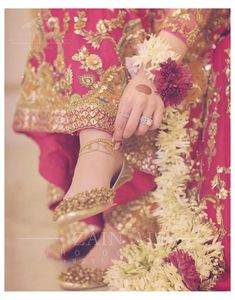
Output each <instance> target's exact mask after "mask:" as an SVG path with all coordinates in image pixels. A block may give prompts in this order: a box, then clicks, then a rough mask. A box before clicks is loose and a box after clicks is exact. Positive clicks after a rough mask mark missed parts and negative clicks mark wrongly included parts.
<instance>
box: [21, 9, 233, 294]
mask: <svg viewBox="0 0 235 300" xmlns="http://www.w3.org/2000/svg"><path fill="white" fill-rule="evenodd" d="M52 11H53V14H54V15H56V16H61V18H60V21H61V22H62V15H63V14H64V13H63V10H61V9H54V10H52ZM68 11H69V13H70V14H71V16H75V15H77V11H79V10H78V9H71V10H68ZM154 11H155V10H154ZM156 11H157V10H156ZM86 12H87V13H88V14H91V15H92V18H93V20H94V23H89V24H88V26H90V29H93V27H94V26H95V24H96V20H97V19H99V18H100V15H99V14H102V16H103V17H104V18H105V17H107V18H110V17H112V16H117V14H118V10H114V11H112V10H107V9H102V10H97V9H95V12H94V10H93V9H92V10H90V9H88V10H86ZM145 13H146V10H145V9H141V10H137V11H135V12H134V11H133V12H130V13H129V14H128V18H129V19H131V18H133V19H135V18H137V17H140V18H142V23H143V27H144V28H145V29H146V31H148V26H149V24H148V20H147V19H146V16H145ZM70 26H72V24H70ZM88 29H89V28H88ZM70 30H72V28H71V29H70ZM70 30H68V32H67V35H66V37H65V41H66V42H65V44H64V51H65V60H66V59H67V61H66V65H70V64H71V67H72V69H73V72H74V74H77V73H78V70H79V72H83V71H82V69H79V68H78V65H77V62H74V61H72V60H71V56H72V53H74V52H75V51H76V50H77V49H78V48H79V47H81V46H82V43H83V39H82V38H77V39H76V38H75V37H76V36H75V35H74V34H73V35H69V32H70ZM120 35H121V31H120V28H117V29H115V30H114V32H113V37H114V38H116V39H120ZM86 46H87V47H89V45H87V44H86ZM229 46H230V36H229V35H228V36H227V37H226V38H224V39H223V40H222V41H221V42H220V43H219V44H218V45H217V47H216V49H215V50H212V51H211V53H209V58H210V60H211V62H212V65H213V68H214V71H216V72H217V73H218V77H217V82H216V88H218V90H219V94H220V101H219V104H218V111H219V114H220V117H219V119H218V121H217V126H218V128H217V134H216V155H215V157H214V158H213V160H212V164H211V166H210V168H208V165H207V156H206V154H205V149H206V147H207V143H208V138H209V136H208V131H209V130H208V128H205V139H204V141H202V139H199V140H198V141H197V143H196V144H195V154H196V151H200V153H201V158H202V168H203V175H204V176H205V180H204V181H203V185H202V189H201V197H204V196H207V195H208V194H212V195H214V194H215V193H216V192H215V191H214V190H213V189H212V188H211V180H212V178H213V176H214V175H215V173H216V168H217V166H223V167H229V165H230V119H229V115H228V113H227V111H226V109H227V106H228V103H227V101H228V97H227V96H226V94H225V89H226V86H227V84H228V83H227V77H226V75H225V73H224V68H225V59H226V57H227V56H226V53H225V52H224V49H226V48H228V47H229ZM107 53H108V55H107ZM55 54H56V45H55V43H54V42H53V41H51V43H50V46H49V47H47V49H46V57H47V61H48V62H50V61H52V58H53V57H54V56H55ZM97 54H99V55H100V56H101V57H102V59H103V64H104V67H105V68H108V67H109V66H110V65H113V64H119V62H118V59H117V55H115V53H114V49H113V45H112V43H111V42H110V41H107V40H105V41H103V43H102V46H101V47H100V49H97ZM94 74H95V73H94ZM73 92H75V93H79V94H81V95H83V94H86V93H87V92H88V90H87V88H86V87H81V86H80V85H78V84H77V85H76V81H74V85H73ZM213 105H214V104H212V105H211V106H210V108H209V109H211V110H212V109H213ZM200 109H201V108H196V109H195V110H193V111H192V115H191V121H190V123H189V126H190V124H191V122H192V119H193V117H194V116H198V114H199V113H200ZM22 133H24V134H27V135H28V136H29V137H30V138H32V139H33V140H34V141H35V142H36V143H37V144H38V145H39V147H40V157H39V172H40V174H41V175H42V176H43V177H44V178H45V179H46V180H47V181H49V182H51V183H53V184H55V185H56V186H58V187H60V188H62V189H63V190H64V191H65V192H66V191H67V190H68V188H69V186H70V184H71V180H72V177H73V172H74V168H75V165H76V161H77V153H78V151H79V136H71V135H68V134H59V133H41V132H22ZM192 159H193V156H192ZM223 180H224V181H225V183H226V188H228V189H229V186H230V181H229V180H230V179H229V175H224V176H223ZM155 187H156V186H155V183H154V177H153V176H151V175H148V174H146V173H143V172H140V171H138V170H136V171H135V173H134V178H133V180H132V181H131V182H128V183H126V184H125V185H123V186H122V187H121V188H119V189H118V191H117V195H116V198H115V203H117V204H121V203H126V202H128V201H131V200H133V199H135V198H137V197H138V196H140V195H142V194H143V193H145V192H146V191H149V190H152V189H154V188H155ZM222 201H223V205H224V209H223V220H224V226H225V229H226V230H228V231H229V229H230V201H229V199H226V200H222ZM51 209H54V207H51ZM106 213H107V212H104V216H105V214H106ZM207 213H208V215H209V217H210V218H212V219H213V220H214V221H216V218H215V217H216V216H215V210H214V209H213V204H211V203H208V209H207ZM86 222H87V223H92V224H95V225H98V226H100V227H102V225H103V215H102V214H99V215H97V216H94V217H91V218H88V219H87V220H86ZM223 245H224V247H225V251H224V253H225V261H226V272H225V274H224V276H223V278H222V279H221V280H220V281H219V282H218V283H217V285H216V286H215V287H214V290H230V238H229V235H228V234H227V235H225V237H224V239H223Z"/></svg>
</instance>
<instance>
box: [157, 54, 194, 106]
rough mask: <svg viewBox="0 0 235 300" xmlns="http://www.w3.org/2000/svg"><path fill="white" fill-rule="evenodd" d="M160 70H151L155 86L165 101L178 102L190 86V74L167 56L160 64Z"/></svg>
mask: <svg viewBox="0 0 235 300" xmlns="http://www.w3.org/2000/svg"><path fill="white" fill-rule="evenodd" d="M160 67H161V68H160V70H153V71H152V73H153V74H154V75H155V81H154V83H155V86H156V89H157V91H158V93H159V94H160V96H161V97H162V99H163V100H164V101H165V102H168V103H169V104H170V103H178V102H179V101H180V100H182V98H184V97H185V96H186V94H187V92H188V90H189V89H190V88H191V87H192V75H191V74H190V72H189V71H188V69H186V67H184V66H183V65H182V64H178V63H176V61H174V60H172V59H171V58H168V60H167V61H166V62H163V63H161V64H160Z"/></svg>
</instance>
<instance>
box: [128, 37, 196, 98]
mask: <svg viewBox="0 0 235 300" xmlns="http://www.w3.org/2000/svg"><path fill="white" fill-rule="evenodd" d="M179 57H180V56H179V55H178V54H177V53H176V52H175V51H174V50H172V48H171V46H170V45H169V44H168V43H167V42H166V41H165V40H163V39H162V38H160V37H156V36H155V35H150V38H149V39H148V40H145V41H144V42H143V43H141V44H140V45H138V54H137V55H135V56H133V57H127V58H126V67H127V69H128V71H129V73H130V74H131V76H134V75H135V74H136V73H137V72H138V70H139V69H140V68H141V67H142V68H143V69H144V70H145V72H146V76H147V77H148V78H149V79H150V80H152V81H153V82H154V84H155V86H156V90H157V92H158V94H159V95H160V96H161V97H162V99H163V100H164V102H165V104H173V103H174V104H177V103H178V102H179V101H180V100H182V99H183V98H184V97H185V96H186V94H187V92H188V91H189V90H190V88H191V87H192V75H191V73H190V71H189V70H188V69H187V68H186V67H185V66H184V65H182V64H179V63H177V62H176V60H177V59H178V58H179Z"/></svg>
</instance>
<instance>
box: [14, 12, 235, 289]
mask: <svg viewBox="0 0 235 300" xmlns="http://www.w3.org/2000/svg"><path fill="white" fill-rule="evenodd" d="M160 30H167V31H168V32H171V33H172V34H175V35H176V36H177V37H179V38H180V39H181V40H183V41H184V42H185V44H186V45H187V47H188V49H189V50H188V52H187V55H186V57H185V58H184V63H185V64H187V65H188V67H189V69H190V71H191V73H192V78H193V87H192V89H191V91H190V92H189V94H188V95H187V96H186V97H185V98H184V99H183V101H182V102H181V103H180V104H179V105H178V106H176V107H177V109H179V110H180V111H182V112H183V111H187V112H188V113H189V120H188V124H187V126H186V127H187V132H188V137H189V139H190V156H191V159H192V161H193V164H192V171H191V178H190V180H189V182H188V185H187V193H188V194H190V193H194V194H195V195H196V196H195V197H196V198H197V201H198V202H200V203H205V206H206V207H205V211H206V212H207V214H208V216H209V218H212V220H213V222H214V223H215V224H216V227H217V229H218V232H219V235H220V238H221V241H222V242H223V245H224V261H225V272H224V273H223V277H222V279H220V280H219V281H217V285H215V286H214V287H213V289H215V290H228V289H229V286H230V285H229V282H230V277H229V265H230V251H229V250H230V244H229V230H230V219H229V211H230V202H229V188H230V187H229V173H230V169H229V167H230V160H229V158H230V153H229V150H230V148H229V147H230V146H229V142H230V139H229V134H230V131H229V130H230V102H229V101H230V89H229V85H230V73H229V67H230V56H229V55H230V52H229V51H230V35H229V30H230V24H229V11H228V10H221V9H218V10H217V9H215V10H202V9H192V10H190V9H175V10H164V9H50V10H49V9H48V10H47V9H43V10H41V11H40V12H39V13H38V17H37V21H36V24H35V30H34V35H33V41H32V48H31V51H30V53H29V57H28V61H27V65H26V70H25V74H24V79H23V82H22V88H21V93H20V99H19V102H18V104H17V108H16V112H15V117H14V130H15V131H16V132H19V133H24V134H26V135H28V136H29V137H30V138H32V139H33V140H34V141H35V142H36V143H38V145H39V147H40V151H41V152H40V153H41V154H40V162H39V172H40V174H41V175H42V176H43V177H44V178H45V179H46V180H47V181H48V182H49V189H48V196H49V198H48V199H49V207H50V209H52V210H53V209H54V208H55V207H56V205H57V204H58V203H59V202H60V201H61V200H62V198H63V196H64V194H65V193H66V191H67V190H68V188H69V186H70V184H71V180H72V177H73V172H74V168H75V164H76V161H77V153H78V151H79V131H80V130H82V129H84V128H97V129H100V130H104V131H106V132H109V133H111V134H112V133H113V131H114V121H115V117H116V113H117V108H118V104H119V99H120V97H121V95H122V92H123V90H124V88H125V86H126V84H127V82H128V80H129V78H130V74H129V73H128V70H127V68H126V66H125V58H126V57H131V56H133V55H135V54H136V50H137V45H138V44H140V43H141V42H143V40H144V39H145V38H146V37H147V35H148V34H149V33H154V34H158V33H159V32H160ZM157 135H158V130H156V131H154V132H149V133H148V134H146V135H145V136H141V137H136V136H134V137H131V138H130V139H128V140H127V141H126V142H125V144H124V150H125V156H126V158H127V159H128V161H129V162H130V164H132V166H133V167H134V168H135V173H134V178H133V180H132V181H131V182H128V183H126V184H125V185H124V186H122V187H121V188H119V189H118V191H117V195H116V198H115V202H116V203H117V204H118V206H117V209H118V210H119V211H120V215H121V216H122V217H120V218H119V219H118V218H117V217H115V214H113V211H114V210H115V209H114V210H113V211H111V212H110V211H108V212H104V213H103V214H99V215H96V216H93V217H90V218H87V219H86V220H84V221H83V222H81V224H82V225H81V226H83V227H79V226H80V225H78V227H79V228H80V229H81V228H83V229H81V230H87V226H88V225H93V226H94V227H93V229H94V228H96V230H95V232H96V233H97V232H99V231H101V230H102V226H103V223H104V222H110V224H112V225H113V226H115V227H116V228H122V229H120V231H121V232H122V233H125V235H126V236H129V238H130V239H131V240H132V239H134V237H133V236H134V234H133V233H134V232H135V230H136V228H143V224H145V228H144V229H143V231H144V232H145V234H146V236H147V233H148V231H149V232H151V233H157V232H158V229H157V224H156V222H157V220H155V219H154V217H153V215H152V211H153V209H154V208H155V207H156V205H157V204H153V203H152V202H151V201H148V193H147V192H149V191H153V190H154V189H155V188H157V186H156V183H155V177H156V176H158V174H159V170H158V165H157V160H156V158H157V149H158V145H157V144H156V143H155V140H156V137H157ZM142 197H143V198H142ZM141 201H142V202H141ZM134 203H136V207H134V205H135V204H134ZM141 204H142V205H141ZM143 206H146V208H148V209H147V211H148V213H146V211H145V213H143V210H142V208H143ZM125 210H126V211H128V217H127V216H126V215H125V213H123V211H125ZM133 215H134V216H135V217H133ZM110 216H113V219H111V217H110ZM137 216H138V217H137ZM136 219H138V221H136ZM130 220H132V221H131V222H132V228H131V229H129V230H127V228H126V226H125V225H126V224H127V222H128V221H130ZM120 223H122V226H120ZM154 228H155V229H154ZM88 232H89V230H88ZM88 236H89V234H88V235H87V236H86V235H84V240H86V237H88ZM211 276H212V275H211ZM208 280H209V278H208Z"/></svg>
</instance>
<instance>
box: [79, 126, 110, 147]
mask: <svg viewBox="0 0 235 300" xmlns="http://www.w3.org/2000/svg"><path fill="white" fill-rule="evenodd" d="M79 139H80V146H82V145H84V144H86V143H88V142H90V141H92V140H95V139H107V140H110V141H111V139H112V136H111V134H109V133H107V132H105V131H102V130H97V129H93V128H91V129H90V128H89V129H83V130H81V131H80V133H79Z"/></svg>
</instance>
